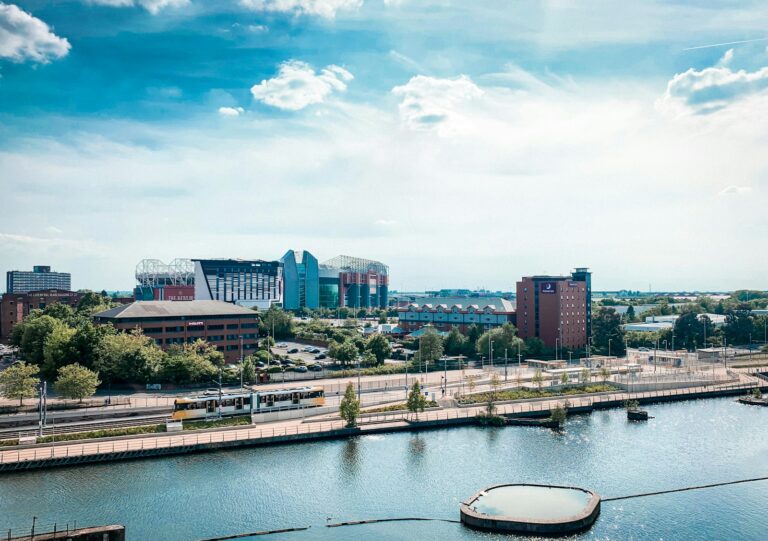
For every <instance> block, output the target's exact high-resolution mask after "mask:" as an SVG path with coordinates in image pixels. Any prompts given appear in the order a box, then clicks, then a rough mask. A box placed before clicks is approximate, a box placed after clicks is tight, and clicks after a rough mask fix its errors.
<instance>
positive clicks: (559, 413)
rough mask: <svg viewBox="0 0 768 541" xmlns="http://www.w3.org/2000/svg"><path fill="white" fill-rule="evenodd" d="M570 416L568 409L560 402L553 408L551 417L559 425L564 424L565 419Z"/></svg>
mask: <svg viewBox="0 0 768 541" xmlns="http://www.w3.org/2000/svg"><path fill="white" fill-rule="evenodd" d="M567 417H568V411H567V410H566V408H565V407H564V406H563V405H561V404H560V403H558V404H557V406H555V407H554V408H553V409H552V413H551V415H550V418H551V419H552V420H553V421H555V422H556V423H557V426H558V427H561V426H563V424H564V423H565V419H566V418H567Z"/></svg>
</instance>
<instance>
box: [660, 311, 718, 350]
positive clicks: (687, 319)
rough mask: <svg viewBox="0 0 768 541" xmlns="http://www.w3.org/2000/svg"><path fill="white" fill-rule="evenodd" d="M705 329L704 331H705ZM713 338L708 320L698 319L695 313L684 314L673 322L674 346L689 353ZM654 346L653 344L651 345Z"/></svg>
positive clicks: (704, 318)
mask: <svg viewBox="0 0 768 541" xmlns="http://www.w3.org/2000/svg"><path fill="white" fill-rule="evenodd" d="M705 327H706V330H705ZM705 334H706V335H707V340H708V341H709V339H711V338H712V337H713V333H712V329H711V325H710V321H709V318H708V317H706V316H704V317H699V315H698V314H697V313H696V312H693V311H689V312H684V313H683V314H681V315H680V316H679V317H678V318H677V319H676V320H675V344H676V345H678V346H682V347H684V348H685V349H687V350H689V351H691V350H694V349H696V348H697V347H700V346H701V345H702V344H704V335H705ZM653 345H655V344H653Z"/></svg>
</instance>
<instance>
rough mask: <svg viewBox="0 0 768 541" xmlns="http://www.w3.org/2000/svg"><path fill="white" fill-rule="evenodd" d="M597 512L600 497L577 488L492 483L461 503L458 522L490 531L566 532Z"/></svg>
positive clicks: (588, 521) (583, 525) (582, 525)
mask: <svg viewBox="0 0 768 541" xmlns="http://www.w3.org/2000/svg"><path fill="white" fill-rule="evenodd" d="M599 514H600V496H598V495H597V494H595V493H594V492H591V491H589V490H584V489H582V488H577V487H560V486H550V485H523V484H518V485H495V486H492V487H488V488H486V489H484V490H481V491H480V492H478V493H477V494H475V495H474V496H472V497H471V498H469V499H468V500H467V501H466V502H464V503H462V504H461V522H462V523H464V524H466V525H467V526H471V527H473V528H478V529H481V530H490V531H494V532H508V533H517V534H530V535H549V536H557V535H569V534H572V533H574V532H579V531H582V530H586V529H587V528H589V527H590V526H592V524H593V523H594V522H595V520H596V519H597V516H598V515H599Z"/></svg>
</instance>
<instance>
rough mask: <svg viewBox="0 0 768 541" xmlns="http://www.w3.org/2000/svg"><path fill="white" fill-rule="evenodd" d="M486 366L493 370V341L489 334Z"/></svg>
mask: <svg viewBox="0 0 768 541" xmlns="http://www.w3.org/2000/svg"><path fill="white" fill-rule="evenodd" d="M488 365H489V366H490V368H491V370H493V340H491V335H490V333H488Z"/></svg>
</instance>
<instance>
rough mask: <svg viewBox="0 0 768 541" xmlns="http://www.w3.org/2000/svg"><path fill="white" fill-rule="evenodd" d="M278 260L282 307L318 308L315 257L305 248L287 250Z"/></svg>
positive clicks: (318, 291) (292, 308) (318, 293)
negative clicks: (281, 287) (281, 275)
mask: <svg viewBox="0 0 768 541" xmlns="http://www.w3.org/2000/svg"><path fill="white" fill-rule="evenodd" d="M280 262H281V263H282V264H283V284H284V289H283V308H286V309H288V310H297V309H299V308H319V307H320V276H319V270H318V265H317V258H316V257H315V256H313V255H312V254H310V253H309V252H308V251H306V250H304V251H298V252H294V251H293V250H288V251H287V252H286V253H285V255H284V256H283V257H282V258H280Z"/></svg>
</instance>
